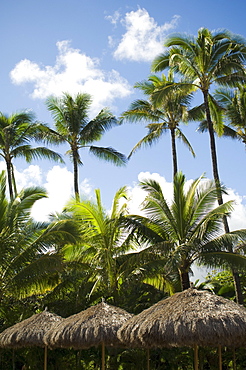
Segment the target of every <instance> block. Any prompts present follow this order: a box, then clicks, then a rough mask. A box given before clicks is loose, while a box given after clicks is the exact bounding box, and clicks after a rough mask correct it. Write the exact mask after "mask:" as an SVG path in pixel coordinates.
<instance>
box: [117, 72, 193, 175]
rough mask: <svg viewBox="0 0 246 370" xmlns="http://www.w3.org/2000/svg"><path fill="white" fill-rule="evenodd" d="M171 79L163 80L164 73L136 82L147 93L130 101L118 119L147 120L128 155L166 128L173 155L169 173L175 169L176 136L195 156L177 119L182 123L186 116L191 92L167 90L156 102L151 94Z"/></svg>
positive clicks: (156, 137) (150, 143)
mask: <svg viewBox="0 0 246 370" xmlns="http://www.w3.org/2000/svg"><path fill="white" fill-rule="evenodd" d="M173 82H174V81H173V79H172V78H169V79H167V78H166V77H165V76H164V75H162V77H161V78H159V77H158V76H150V77H149V79H148V81H143V82H140V83H137V84H136V85H135V87H137V88H139V89H141V90H142V91H143V92H144V93H145V94H146V95H148V96H149V99H148V100H136V101H134V102H133V103H132V104H131V106H130V108H129V110H127V111H125V112H123V114H122V115H121V118H120V119H121V120H128V121H129V122H139V121H142V120H144V121H148V122H151V123H149V124H148V125H147V126H146V127H147V129H148V133H147V135H146V136H145V137H143V138H142V139H141V140H140V141H139V142H138V143H137V144H136V145H135V146H134V148H133V149H132V151H131V153H130V155H129V157H131V155H132V154H133V153H134V152H135V151H136V150H137V149H139V148H141V147H142V146H143V145H149V146H151V145H152V144H154V143H156V142H157V141H158V140H159V139H160V137H161V136H162V135H163V134H164V133H166V132H167V131H168V130H169V131H170V134H171V145H172V158H173V173H174V175H175V174H176V173H177V171H178V164H177V150H176V138H179V139H181V140H182V141H183V143H184V144H185V145H187V147H188V149H189V150H190V151H191V153H192V154H193V156H194V155H195V153H194V151H193V149H192V147H191V145H190V143H189V141H188V140H187V138H186V137H185V135H184V134H183V133H182V131H181V130H180V128H179V124H180V122H185V121H187V119H188V107H189V104H190V100H191V97H192V94H191V93H190V91H189V92H188V91H181V90H180V91H175V92H173V91H169V93H168V94H167V95H166V96H165V97H164V98H163V99H162V100H161V101H159V102H158V103H156V102H155V99H154V95H153V93H154V92H155V90H156V89H157V88H158V89H160V88H161V87H165V86H169V85H170V84H172V83H173Z"/></svg>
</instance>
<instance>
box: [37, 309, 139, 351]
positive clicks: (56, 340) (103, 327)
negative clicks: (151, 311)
mask: <svg viewBox="0 0 246 370" xmlns="http://www.w3.org/2000/svg"><path fill="white" fill-rule="evenodd" d="M131 317H132V315H131V314H129V313H128V312H126V311H125V310H123V309H121V308H118V307H114V306H111V305H108V304H107V303H105V302H102V303H99V304H97V305H95V306H92V307H89V308H88V309H86V310H84V311H81V312H79V313H78V314H75V315H72V316H69V317H68V318H66V319H64V320H63V321H62V322H61V323H60V324H59V325H58V326H56V327H55V328H54V330H53V329H51V330H50V331H49V332H47V333H46V335H45V337H44V342H45V343H46V344H47V345H48V346H49V347H51V348H54V347H63V348H68V347H73V348H77V349H78V348H89V347H92V346H98V345H100V344H102V343H104V344H105V345H106V346H108V345H120V341H119V340H118V338H117V335H116V333H117V330H118V329H119V328H120V326H121V325H122V324H123V323H124V322H126V321H127V320H129V318H131Z"/></svg>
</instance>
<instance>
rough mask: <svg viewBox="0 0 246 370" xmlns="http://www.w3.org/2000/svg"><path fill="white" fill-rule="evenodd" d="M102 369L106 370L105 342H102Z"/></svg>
mask: <svg viewBox="0 0 246 370" xmlns="http://www.w3.org/2000/svg"><path fill="white" fill-rule="evenodd" d="M102 370H105V343H104V342H102Z"/></svg>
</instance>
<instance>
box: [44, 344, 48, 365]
mask: <svg viewBox="0 0 246 370" xmlns="http://www.w3.org/2000/svg"><path fill="white" fill-rule="evenodd" d="M47 352H48V348H47V346H46V345H45V346H44V370H47Z"/></svg>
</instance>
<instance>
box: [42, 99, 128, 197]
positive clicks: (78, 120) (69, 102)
mask: <svg viewBox="0 0 246 370" xmlns="http://www.w3.org/2000/svg"><path fill="white" fill-rule="evenodd" d="M91 103H92V100H91V96H90V95H89V94H77V95H76V96H75V97H74V98H73V97H72V96H71V95H69V94H68V93H64V94H63V96H62V97H60V98H57V97H54V96H51V97H49V98H48V99H47V101H46V105H47V108H48V110H49V111H50V112H51V114H52V116H53V118H54V122H55V127H56V132H55V131H52V130H51V132H52V133H53V136H50V137H47V140H51V142H53V143H54V141H56V142H57V143H64V142H67V143H68V144H69V146H70V149H69V150H68V151H67V153H66V154H68V155H69V156H70V158H71V160H72V162H73V168H74V191H75V195H76V196H78V195H79V186H78V166H79V165H82V164H83V162H82V160H81V157H80V154H79V150H80V149H81V148H86V147H88V148H89V151H90V152H91V153H92V154H94V155H95V156H96V157H98V158H100V159H103V160H106V161H111V162H113V163H114V164H116V165H124V164H125V163H126V158H125V156H124V155H123V154H122V153H119V152H117V151H116V150H115V149H113V148H111V147H98V146H94V145H92V143H93V142H94V141H98V140H100V139H101V137H102V135H103V134H104V133H105V132H106V131H107V130H109V129H110V128H112V127H113V126H115V125H117V120H116V118H115V116H114V115H113V114H112V113H111V112H110V111H109V110H108V109H107V108H104V109H102V110H101V111H100V112H99V113H98V115H97V116H96V117H95V118H93V119H90V118H89V108H90V106H91Z"/></svg>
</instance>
